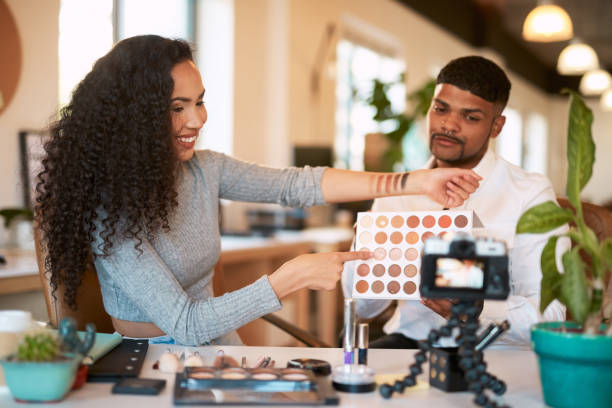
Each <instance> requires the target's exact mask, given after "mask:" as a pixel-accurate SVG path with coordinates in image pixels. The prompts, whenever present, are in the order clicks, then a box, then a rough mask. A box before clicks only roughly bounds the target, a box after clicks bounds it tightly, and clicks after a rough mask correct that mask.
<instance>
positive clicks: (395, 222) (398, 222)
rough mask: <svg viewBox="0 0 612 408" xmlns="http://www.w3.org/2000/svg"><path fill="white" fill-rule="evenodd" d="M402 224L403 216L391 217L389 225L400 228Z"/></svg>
mask: <svg viewBox="0 0 612 408" xmlns="http://www.w3.org/2000/svg"><path fill="white" fill-rule="evenodd" d="M403 224H404V218H403V217H401V216H399V215H396V216H395V217H393V218H391V226H392V227H393V228H400V227H401V226H402V225H403Z"/></svg>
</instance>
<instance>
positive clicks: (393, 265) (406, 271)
mask: <svg viewBox="0 0 612 408" xmlns="http://www.w3.org/2000/svg"><path fill="white" fill-rule="evenodd" d="M478 226H482V224H481V223H480V221H479V220H478V218H477V217H476V216H475V215H474V212H473V211H471V210H460V211H409V212H408V211H407V212H361V213H358V214H357V229H356V233H355V248H356V249H357V250H368V251H370V252H373V253H374V257H373V258H371V259H368V260H365V261H356V262H355V265H356V268H355V276H354V279H353V292H352V297H354V298H369V299H375V298H379V299H415V300H416V299H420V297H421V295H420V293H419V284H420V273H419V271H420V268H421V252H422V250H423V245H424V242H425V241H426V240H427V239H428V238H430V237H432V236H443V235H444V234H446V233H448V232H451V231H453V232H467V233H469V232H471V230H472V228H473V227H478Z"/></svg>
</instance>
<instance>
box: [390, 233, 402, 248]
mask: <svg viewBox="0 0 612 408" xmlns="http://www.w3.org/2000/svg"><path fill="white" fill-rule="evenodd" d="M403 238H404V236H403V235H402V233H401V232H399V231H395V232H393V233H392V234H391V237H389V240H390V241H391V243H392V244H393V245H398V244H399V243H400V242H402V239H403Z"/></svg>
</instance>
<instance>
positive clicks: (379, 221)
mask: <svg viewBox="0 0 612 408" xmlns="http://www.w3.org/2000/svg"><path fill="white" fill-rule="evenodd" d="M387 224H389V219H388V218H387V217H385V216H384V215H381V216H380V217H378V218H376V226H377V227H378V228H385V227H386V226H387Z"/></svg>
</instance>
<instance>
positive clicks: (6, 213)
mask: <svg viewBox="0 0 612 408" xmlns="http://www.w3.org/2000/svg"><path fill="white" fill-rule="evenodd" d="M0 216H2V217H3V218H4V227H5V228H8V227H10V225H11V222H12V221H13V220H14V219H16V218H18V217H22V218H24V219H26V220H28V221H32V219H34V213H33V212H32V210H30V209H29V208H3V209H1V210H0Z"/></svg>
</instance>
